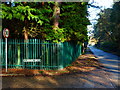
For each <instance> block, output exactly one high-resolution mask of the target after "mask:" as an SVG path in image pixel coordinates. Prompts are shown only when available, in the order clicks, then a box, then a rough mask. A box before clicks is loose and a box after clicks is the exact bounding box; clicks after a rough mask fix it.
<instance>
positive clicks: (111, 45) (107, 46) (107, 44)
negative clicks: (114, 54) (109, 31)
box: [100, 42, 117, 51]
mask: <svg viewBox="0 0 120 90" xmlns="http://www.w3.org/2000/svg"><path fill="white" fill-rule="evenodd" d="M100 47H102V48H103V49H106V50H110V51H116V50H117V44H116V43H114V42H104V43H102V44H101V45H100Z"/></svg>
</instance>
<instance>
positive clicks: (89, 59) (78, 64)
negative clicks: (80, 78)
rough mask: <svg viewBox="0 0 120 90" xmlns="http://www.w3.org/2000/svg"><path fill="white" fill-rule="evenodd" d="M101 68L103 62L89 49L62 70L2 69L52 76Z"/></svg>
mask: <svg viewBox="0 0 120 90" xmlns="http://www.w3.org/2000/svg"><path fill="white" fill-rule="evenodd" d="M99 68H101V64H100V63H99V62H98V60H97V58H96V57H95V56H94V55H93V54H92V53H91V51H90V50H89V49H87V52H86V54H84V55H80V56H79V57H78V59H77V60H76V61H74V62H73V63H72V64H71V65H69V66H68V67H65V68H64V69H62V70H35V69H8V72H5V69H2V74H23V75H25V76H33V75H42V76H51V75H63V74H73V73H84V72H90V71H92V70H95V69H99ZM12 76H16V75H12Z"/></svg>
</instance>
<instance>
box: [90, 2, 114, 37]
mask: <svg viewBox="0 0 120 90" xmlns="http://www.w3.org/2000/svg"><path fill="white" fill-rule="evenodd" d="M93 1H94V3H93V5H95V6H100V7H101V9H102V10H104V9H106V8H112V5H113V0H90V1H89V3H91V2H93ZM88 12H89V20H90V22H91V23H92V25H89V26H88V31H89V30H94V29H93V25H94V24H95V23H96V22H97V20H95V19H98V18H99V16H97V14H98V13H99V12H100V9H98V8H93V7H90V8H88ZM88 35H89V34H88Z"/></svg>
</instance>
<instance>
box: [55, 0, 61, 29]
mask: <svg viewBox="0 0 120 90" xmlns="http://www.w3.org/2000/svg"><path fill="white" fill-rule="evenodd" d="M59 5H60V2H55V6H54V8H53V9H54V13H53V17H54V20H53V29H54V30H55V31H56V29H58V28H59V19H60V17H59V15H60V8H59Z"/></svg>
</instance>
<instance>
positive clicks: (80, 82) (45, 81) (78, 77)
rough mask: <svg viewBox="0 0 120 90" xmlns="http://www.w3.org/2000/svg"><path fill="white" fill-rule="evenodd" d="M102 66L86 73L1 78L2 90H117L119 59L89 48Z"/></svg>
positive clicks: (119, 72) (119, 71)
mask: <svg viewBox="0 0 120 90" xmlns="http://www.w3.org/2000/svg"><path fill="white" fill-rule="evenodd" d="M89 48H90V50H91V51H92V52H93V54H94V55H95V58H97V59H98V60H99V61H100V63H102V65H103V66H104V67H103V68H99V69H96V70H93V71H91V72H88V73H76V74H72V75H62V76H51V77H44V76H34V77H2V88H87V89H91V88H92V89H93V88H102V89H103V88H105V89H108V90H109V89H114V90H116V89H117V90H119V89H118V87H119V86H120V84H119V83H118V79H119V77H118V76H119V74H120V70H119V61H120V57H118V56H116V55H113V54H110V53H106V52H104V51H102V50H99V49H97V48H95V47H89Z"/></svg>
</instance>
